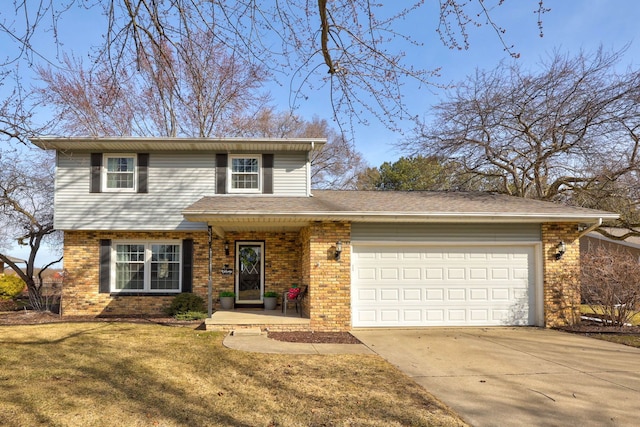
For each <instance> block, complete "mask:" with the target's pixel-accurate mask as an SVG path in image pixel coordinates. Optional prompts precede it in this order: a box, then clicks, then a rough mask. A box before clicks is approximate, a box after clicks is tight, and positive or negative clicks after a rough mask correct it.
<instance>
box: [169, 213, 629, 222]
mask: <svg viewBox="0 0 640 427" xmlns="http://www.w3.org/2000/svg"><path fill="white" fill-rule="evenodd" d="M182 214H183V216H184V217H185V218H186V219H187V220H188V221H193V222H216V221H233V222H237V221H251V220H254V221H256V222H259V221H260V220H267V219H278V220H290V221H349V222H394V223H425V222H430V223H455V222H466V223H492V222H508V223H523V224H524V223H546V222H573V223H586V224H591V223H597V222H599V221H601V220H606V219H617V218H618V216H617V215H567V214H557V215H555V214H544V213H542V214H510V213H462V214H461V213H415V214H414V213H400V212H388V213H370V212H349V213H345V212H306V213H305V212H302V213H301V212H296V213H290V212H268V211H254V212H251V213H248V212H246V211H216V212H211V211H196V210H185V211H183V212H182Z"/></svg>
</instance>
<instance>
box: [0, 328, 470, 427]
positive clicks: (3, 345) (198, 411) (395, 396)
mask: <svg viewBox="0 0 640 427" xmlns="http://www.w3.org/2000/svg"><path fill="white" fill-rule="evenodd" d="M222 339H223V335H222V334H220V333H212V332H204V331H198V330H193V329H191V328H179V327H167V326H160V325H149V324H133V323H115V322H114V323H110V322H102V323H98V322H96V323H57V324H46V325H28V326H26V325H25V326H1V327H0V366H2V369H1V370H0V389H1V390H2V393H0V425H12V426H33V425H46V426H77V425H91V426H156V425H157V426H222V425H224V426H274V427H275V426H311V425H315V426H321V425H322V426H324V425H326V426H406V425H411V426H431V425H433V426H438V425H442V426H451V425H464V424H463V422H462V421H461V420H460V419H459V418H458V417H457V416H456V415H455V414H454V413H452V412H451V411H450V410H449V409H447V408H446V407H445V406H444V405H443V404H441V403H440V402H438V401H437V400H436V399H435V398H434V397H433V396H431V395H430V394H429V393H427V392H426V391H425V390H424V389H422V388H421V387H419V386H418V385H417V384H415V383H414V382H413V381H411V380H410V379H409V378H408V377H407V376H405V375H404V374H402V373H401V372H400V371H398V370H397V369H396V368H394V367H393V366H391V365H390V364H388V363H387V362H385V361H384V360H383V359H381V358H380V357H378V356H375V355H273V354H269V355H267V354H256V353H246V352H242V351H237V350H231V349H227V348H225V347H224V346H223V345H222Z"/></svg>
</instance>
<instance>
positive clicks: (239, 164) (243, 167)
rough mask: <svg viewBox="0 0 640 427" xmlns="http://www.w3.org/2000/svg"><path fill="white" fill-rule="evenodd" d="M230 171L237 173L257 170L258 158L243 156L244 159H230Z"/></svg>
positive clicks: (255, 171)
mask: <svg viewBox="0 0 640 427" xmlns="http://www.w3.org/2000/svg"><path fill="white" fill-rule="evenodd" d="M231 171H232V172H239V173H247V172H253V173H257V172H258V159H256V158H245V159H232V160H231Z"/></svg>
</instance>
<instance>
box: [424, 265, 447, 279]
mask: <svg viewBox="0 0 640 427" xmlns="http://www.w3.org/2000/svg"><path fill="white" fill-rule="evenodd" d="M425 277H426V279H427V280H442V279H443V278H444V268H427V269H425Z"/></svg>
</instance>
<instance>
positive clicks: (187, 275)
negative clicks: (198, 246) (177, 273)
mask: <svg viewBox="0 0 640 427" xmlns="http://www.w3.org/2000/svg"><path fill="white" fill-rule="evenodd" d="M192 290H193V239H184V240H183V241H182V292H191V291H192Z"/></svg>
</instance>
